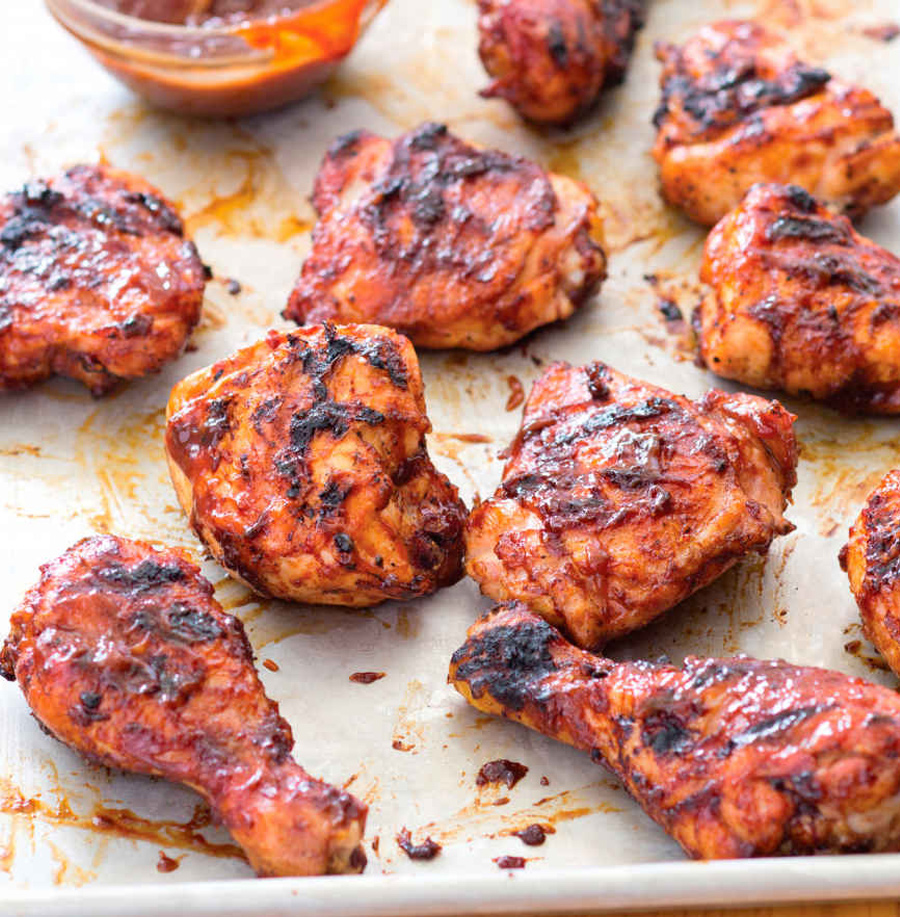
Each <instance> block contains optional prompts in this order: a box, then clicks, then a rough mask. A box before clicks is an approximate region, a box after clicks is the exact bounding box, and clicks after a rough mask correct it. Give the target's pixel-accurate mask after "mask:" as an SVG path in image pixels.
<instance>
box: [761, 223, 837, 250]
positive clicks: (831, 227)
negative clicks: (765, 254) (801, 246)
mask: <svg viewBox="0 0 900 917" xmlns="http://www.w3.org/2000/svg"><path fill="white" fill-rule="evenodd" d="M766 238H767V239H768V240H769V241H770V242H775V241H777V240H778V239H807V240H809V241H811V242H835V243H838V244H845V243H847V242H849V241H850V232H849V230H848V228H847V227H846V226H842V225H840V224H839V223H834V222H830V221H829V220H819V219H816V218H814V217H797V216H781V217H778V219H777V220H775V221H774V222H773V223H771V224H770V225H769V226H767V227H766Z"/></svg>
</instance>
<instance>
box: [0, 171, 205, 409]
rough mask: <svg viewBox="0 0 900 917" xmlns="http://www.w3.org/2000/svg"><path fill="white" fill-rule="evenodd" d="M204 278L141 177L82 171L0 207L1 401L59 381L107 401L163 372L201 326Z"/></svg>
mask: <svg viewBox="0 0 900 917" xmlns="http://www.w3.org/2000/svg"><path fill="white" fill-rule="evenodd" d="M205 285H206V273H205V268H204V266H203V263H202V262H201V261H200V257H199V255H198V254H197V249H196V248H195V247H194V245H193V243H192V242H189V241H187V240H186V239H185V238H184V228H183V226H182V223H181V218H180V217H179V216H178V214H177V213H176V212H175V210H174V209H173V207H172V205H171V204H170V203H169V202H168V201H167V200H165V198H163V197H162V196H161V195H160V193H159V192H158V191H157V190H156V189H155V188H152V187H151V186H150V185H148V184H147V183H146V182H145V181H144V180H143V179H141V178H138V177H137V176H134V175H129V174H128V173H126V172H120V171H117V170H115V169H110V168H106V167H102V166H96V167H95V166H76V167H75V168H72V169H69V171H68V172H66V173H65V174H63V175H61V176H59V177H57V178H53V179H50V180H49V181H32V182H29V183H28V184H27V185H25V187H24V188H23V189H22V190H21V191H19V192H17V193H15V194H10V195H7V196H6V198H4V199H3V200H0V391H3V390H4V389H18V388H25V387H26V386H29V385H33V384H35V383H36V382H40V381H42V380H44V379H47V378H49V377H50V376H52V375H55V374H59V375H63V376H70V377H71V378H73V379H78V380H79V381H81V382H83V383H84V384H85V385H86V386H87V387H88V388H89V389H90V390H91V392H93V394H95V395H103V394H105V393H106V392H109V391H110V390H111V389H113V388H114V387H115V386H116V385H117V384H118V383H119V382H121V381H122V380H123V379H136V378H138V377H140V376H146V375H147V374H149V373H153V372H156V371H158V370H159V369H160V367H161V366H162V365H163V364H164V363H166V362H167V361H169V360H172V359H173V358H175V357H177V356H178V355H179V354H180V353H181V351H182V349H183V348H184V345H185V342H186V341H187V339H188V336H189V335H190V333H191V331H192V330H193V328H194V326H195V325H196V324H197V322H198V321H199V320H200V308H201V305H202V303H203V290H204V287H205Z"/></svg>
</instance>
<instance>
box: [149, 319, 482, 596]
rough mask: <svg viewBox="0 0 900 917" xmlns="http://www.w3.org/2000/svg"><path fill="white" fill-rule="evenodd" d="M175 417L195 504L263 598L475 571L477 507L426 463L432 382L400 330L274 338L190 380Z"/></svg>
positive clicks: (182, 478) (415, 582)
mask: <svg viewBox="0 0 900 917" xmlns="http://www.w3.org/2000/svg"><path fill="white" fill-rule="evenodd" d="M168 413H169V422H168V428H167V431H166V450H167V453H168V457H169V468H170V470H171V473H172V480H173V482H174V484H175V489H176V491H177V492H178V498H179V500H180V501H181V505H182V507H183V508H184V510H185V512H186V513H188V514H189V515H190V518H191V524H192V525H193V527H194V530H195V531H196V532H197V535H198V536H199V537H200V538H201V539H202V540H203V541H204V542H205V544H206V545H207V546H208V547H209V548H210V550H211V551H212V553H213V555H214V556H215V558H216V559H217V560H218V561H219V562H220V563H221V564H222V565H223V566H224V567H226V568H227V569H228V570H229V572H231V573H232V574H233V575H234V576H236V577H238V578H240V579H241V580H243V581H244V582H245V583H247V584H248V585H249V586H251V587H252V588H253V589H255V590H257V591H258V592H261V593H263V594H269V595H273V596H277V597H279V598H283V599H289V600H294V601H300V602H315V603H321V604H326V605H351V606H364V605H375V604H377V603H379V602H383V601H385V600H386V599H411V598H416V597H418V596H422V595H426V594H428V593H431V592H434V591H435V590H436V589H439V588H441V587H442V586H448V585H450V584H452V583H455V582H456V581H457V580H458V579H459V578H460V576H461V575H462V552H463V539H462V529H463V523H464V521H465V512H466V510H465V506H464V505H463V503H462V501H461V500H460V498H459V494H458V493H457V490H456V488H455V487H454V486H453V485H452V484H451V483H450V482H449V481H448V480H447V478H446V477H445V476H444V475H442V474H440V473H438V472H437V471H436V470H435V468H434V466H433V465H432V463H431V460H430V458H429V457H428V452H427V450H426V446H425V434H426V433H427V432H428V431H429V430H430V429H431V425H430V423H429V421H428V417H427V416H426V413H425V397H424V391H423V386H422V377H421V374H420V372H419V364H418V360H417V359H416V355H415V351H414V350H413V348H412V345H411V344H410V343H409V341H408V340H406V338H404V337H402V336H401V335H399V334H396V333H395V332H393V331H390V330H389V329H387V328H381V327H377V326H372V325H347V326H333V325H328V324H326V325H325V326H316V327H311V328H306V329H303V330H302V331H300V332H297V333H295V334H281V333H278V332H275V331H272V332H270V333H269V336H268V337H267V338H266V339H265V340H263V341H260V342H259V343H257V344H254V345H252V346H250V347H246V348H244V349H243V350H239V351H238V352H237V353H235V354H233V355H232V356H231V357H228V358H227V359H225V360H221V361H219V362H218V363H216V364H214V365H213V366H210V367H208V368H207V369H203V370H200V371H199V372H196V373H194V374H193V375H191V376H189V377H188V378H187V379H185V380H183V381H182V382H180V383H179V384H178V385H176V386H175V388H174V389H173V391H172V396H171V399H170V401H169V412H168Z"/></svg>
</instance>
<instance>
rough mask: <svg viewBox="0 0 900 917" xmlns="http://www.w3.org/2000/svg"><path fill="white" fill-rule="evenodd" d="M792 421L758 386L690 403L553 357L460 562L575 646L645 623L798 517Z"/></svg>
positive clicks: (476, 514)
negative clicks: (789, 512) (792, 499)
mask: <svg viewBox="0 0 900 917" xmlns="http://www.w3.org/2000/svg"><path fill="white" fill-rule="evenodd" d="M793 420H794V417H793V415H792V414H789V413H788V412H787V411H786V410H785V409H784V408H783V407H782V406H781V405H780V404H778V403H777V402H775V401H765V400H763V399H762V398H757V397H755V396H751V395H728V394H725V393H724V392H719V391H710V392H709V393H707V395H706V396H705V397H704V398H702V399H700V400H699V401H690V400H688V399H687V398H684V397H682V396H680V395H673V394H672V393H671V392H668V391H666V390H665V389H661V388H656V387H654V386H652V385H647V384H646V383H644V382H640V381H638V380H636V379H631V378H629V377H628V376H625V375H622V374H621V373H618V372H616V371H615V370H613V369H610V368H609V367H608V366H605V365H604V364H602V363H593V364H590V365H588V366H583V367H579V368H572V367H571V366H569V365H568V364H567V363H555V364H554V365H552V366H551V367H550V368H549V369H548V370H547V371H546V372H545V373H544V375H543V376H542V377H541V378H540V379H539V380H538V381H537V382H536V383H535V385H534V388H533V389H532V391H531V394H530V396H529V398H528V401H527V402H526V405H525V413H524V417H523V418H522V427H521V429H520V431H519V434H518V436H517V438H516V440H515V442H514V443H513V444H512V446H511V448H510V450H509V456H510V457H509V461H508V462H507V464H506V467H505V469H504V472H503V482H502V484H501V485H500V487H499V489H498V490H497V492H496V494H495V495H494V496H493V497H492V498H491V499H490V500H487V501H486V502H484V503H482V504H480V505H479V506H478V507H476V508H475V509H474V510H473V511H472V513H471V515H470V516H469V520H468V523H467V525H466V549H467V570H468V572H469V575H470V576H471V577H472V578H473V579H475V580H476V581H477V582H478V583H479V584H480V586H481V590H482V592H484V593H485V595H488V596H490V597H491V598H492V599H495V600H498V601H505V600H507V599H519V600H521V601H523V602H525V603H527V604H528V605H530V606H531V607H532V608H533V609H534V610H535V611H537V612H539V613H540V614H541V615H543V616H544V617H545V618H546V619H547V620H548V621H549V622H550V623H551V624H553V625H554V626H556V627H559V628H560V629H561V630H563V631H564V632H565V633H566V634H567V635H568V636H569V637H570V638H571V639H572V640H573V641H574V642H575V643H577V644H578V645H579V646H583V647H587V648H592V647H599V646H602V645H603V644H604V643H605V642H606V641H608V640H611V639H613V638H615V637H619V636H622V635H623V634H626V633H628V632H629V631H632V630H635V629H636V628H639V627H642V626H643V625H645V624H646V623H647V622H649V621H650V620H652V619H653V618H655V617H656V616H657V615H659V614H662V612H664V611H666V610H667V609H669V608H671V607H672V606H673V605H675V604H677V603H678V602H680V601H681V600H682V599H684V598H686V597H687V596H689V595H690V594H691V593H692V592H695V591H696V590H697V589H700V588H701V587H702V586H705V585H706V584H707V583H709V582H711V581H712V580H713V579H715V578H716V577H717V576H719V575H720V574H721V573H723V572H724V571H725V570H727V569H728V568H729V567H731V566H732V565H733V564H734V563H735V562H736V561H738V560H739V559H740V558H741V557H743V556H744V555H745V554H748V553H750V552H752V551H756V552H759V553H764V552H765V551H766V550H767V548H768V546H769V544H770V543H771V541H772V539H773V538H774V537H775V536H776V535H784V534H786V533H787V532H790V531H791V530H792V529H793V526H792V525H791V524H790V523H789V522H788V521H786V520H785V518H784V516H783V515H782V513H783V511H784V509H785V507H786V505H787V502H788V499H789V496H790V492H791V488H792V487H793V485H794V484H795V482H796V475H795V468H796V464H797V445H796V442H795V439H794V433H793V427H792V424H793Z"/></svg>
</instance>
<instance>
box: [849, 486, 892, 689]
mask: <svg viewBox="0 0 900 917" xmlns="http://www.w3.org/2000/svg"><path fill="white" fill-rule="evenodd" d="M840 560H841V566H842V567H843V568H844V570H846V571H847V575H848V576H849V577H850V589H851V591H852V592H853V595H854V596H855V597H856V603H857V604H858V605H859V614H860V617H861V618H862V624H863V633H864V634H865V635H866V637H867V638H868V639H869V640H870V641H871V642H872V643H874V644H875V646H876V647H877V649H878V652H880V653H881V655H882V656H884V658H885V660H886V661H887V664H888V665H889V666H890V667H891V668H892V669H893V670H894V672H896V673H897V674H898V675H900V578H898V574H900V470H895V471H891V472H889V473H888V475H887V476H886V477H885V478H884V480H883V481H882V482H881V483H880V484H879V485H878V487H876V488H875V490H874V491H872V493H871V494H870V495H869V499H868V500H867V501H866V505H865V506H864V507H863V510H862V512H861V513H860V514H859V517H858V518H857V520H856V522H854V523H853V525H852V526H851V528H850V540H849V542H848V543H847V544H846V546H845V547H844V548H843V549H842V550H841V554H840Z"/></svg>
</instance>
